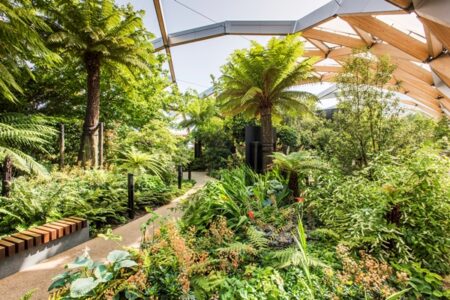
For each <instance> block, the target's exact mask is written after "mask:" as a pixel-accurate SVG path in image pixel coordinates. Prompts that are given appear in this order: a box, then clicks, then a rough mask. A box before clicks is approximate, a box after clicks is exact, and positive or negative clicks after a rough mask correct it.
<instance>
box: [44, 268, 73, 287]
mask: <svg viewBox="0 0 450 300" xmlns="http://www.w3.org/2000/svg"><path fill="white" fill-rule="evenodd" d="M69 278H70V273H69V272H64V273H62V274H59V275H57V276H55V277H53V279H52V284H51V285H50V286H49V287H48V291H51V290H53V289H57V288H60V287H63V286H65V285H66V283H67V281H68V280H69Z"/></svg>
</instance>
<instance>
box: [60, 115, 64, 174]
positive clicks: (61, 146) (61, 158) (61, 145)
mask: <svg viewBox="0 0 450 300" xmlns="http://www.w3.org/2000/svg"><path fill="white" fill-rule="evenodd" d="M64 135H65V133H64V124H63V123H61V124H59V169H60V170H62V169H63V168H64V151H65V145H64V143H65V140H64V139H65V136H64Z"/></svg>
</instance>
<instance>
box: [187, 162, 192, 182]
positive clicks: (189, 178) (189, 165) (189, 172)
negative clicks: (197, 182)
mask: <svg viewBox="0 0 450 300" xmlns="http://www.w3.org/2000/svg"><path fill="white" fill-rule="evenodd" d="M188 180H192V172H191V164H190V163H189V164H188Z"/></svg>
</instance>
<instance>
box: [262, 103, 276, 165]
mask: <svg viewBox="0 0 450 300" xmlns="http://www.w3.org/2000/svg"><path fill="white" fill-rule="evenodd" d="M261 144H262V169H263V172H266V171H267V169H268V167H269V165H270V164H271V163H272V157H271V155H272V153H273V151H274V149H273V127H272V109H271V107H263V108H262V109H261Z"/></svg>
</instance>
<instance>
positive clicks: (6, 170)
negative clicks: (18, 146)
mask: <svg viewBox="0 0 450 300" xmlns="http://www.w3.org/2000/svg"><path fill="white" fill-rule="evenodd" d="M12 168H13V164H12V160H11V157H10V156H9V155H7V156H6V157H5V160H4V161H3V178H2V196H4V197H9V192H10V191H11V183H12Z"/></svg>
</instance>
